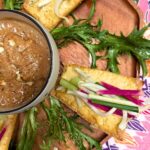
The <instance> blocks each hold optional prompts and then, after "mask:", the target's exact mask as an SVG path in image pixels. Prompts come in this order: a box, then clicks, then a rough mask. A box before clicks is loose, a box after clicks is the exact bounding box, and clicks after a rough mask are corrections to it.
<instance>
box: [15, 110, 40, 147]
mask: <svg viewBox="0 0 150 150" xmlns="http://www.w3.org/2000/svg"><path fill="white" fill-rule="evenodd" d="M36 117H37V108H35V107H33V108H32V109H30V110H29V111H27V112H26V113H25V118H24V121H23V125H22V128H21V132H20V136H19V143H18V145H17V150H32V146H33V144H34V140H35V136H36V133H37V127H38V123H37V120H36Z"/></svg>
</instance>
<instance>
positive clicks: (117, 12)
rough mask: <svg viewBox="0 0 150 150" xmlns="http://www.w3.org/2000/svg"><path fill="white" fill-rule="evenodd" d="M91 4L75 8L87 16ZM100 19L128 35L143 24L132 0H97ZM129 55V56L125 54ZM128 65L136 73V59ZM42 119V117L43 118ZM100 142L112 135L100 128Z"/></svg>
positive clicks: (89, 0) (111, 29)
mask: <svg viewBox="0 0 150 150" xmlns="http://www.w3.org/2000/svg"><path fill="white" fill-rule="evenodd" d="M90 6H91V0H85V2H83V4H81V6H79V7H78V8H77V9H76V10H75V14H76V15H77V16H78V17H81V18H86V17H87V15H88V12H89V8H90ZM0 8H2V0H0ZM98 19H102V20H103V26H102V28H103V29H107V30H109V31H110V32H111V33H115V34H120V32H122V33H123V34H124V35H128V34H129V33H130V32H131V31H132V30H133V28H134V27H138V28H141V27H142V26H143V16H142V13H141V12H140V10H139V9H138V8H137V6H136V4H135V3H134V2H133V1H132V0H97V5H96V13H95V15H94V18H93V20H92V23H96V22H97V20H98ZM123 57H127V56H123ZM126 61H128V64H127V65H130V66H132V67H131V68H130V69H129V68H128V66H127V68H126V69H127V72H128V73H129V74H127V75H129V76H135V75H136V62H135V60H134V59H130V58H128V57H127V58H126ZM42 117H43V116H42V114H39V118H42ZM41 120H42V119H41ZM98 134H99V135H98V136H99V137H98V139H99V140H100V143H101V144H103V143H104V142H106V141H107V140H108V139H109V138H110V137H109V136H108V135H107V134H105V133H104V132H102V131H100V130H99V133H98ZM38 138H39V137H37V140H36V142H35V148H34V149H36V150H38V148H37V145H38V144H39V143H38V141H41V139H38Z"/></svg>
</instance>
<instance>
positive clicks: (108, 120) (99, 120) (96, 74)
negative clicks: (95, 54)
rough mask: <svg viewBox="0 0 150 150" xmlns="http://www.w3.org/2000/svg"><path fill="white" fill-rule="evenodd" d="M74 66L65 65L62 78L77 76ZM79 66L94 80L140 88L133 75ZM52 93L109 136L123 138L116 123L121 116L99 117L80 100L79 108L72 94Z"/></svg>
mask: <svg viewBox="0 0 150 150" xmlns="http://www.w3.org/2000/svg"><path fill="white" fill-rule="evenodd" d="M75 68H76V66H68V67H66V69H65V71H64V73H63V75H62V78H63V79H66V80H68V81H69V80H70V79H72V78H73V77H76V76H78V74H77V73H76V72H75V71H74V70H75ZM79 68H80V69H81V70H82V71H84V72H85V73H87V74H88V75H90V77H91V78H92V80H93V81H94V82H100V81H103V82H106V83H109V84H111V85H114V86H116V87H118V88H121V89H132V90H137V89H141V88H142V84H143V83H142V81H140V80H139V79H136V78H133V77H125V76H122V75H118V74H114V73H111V72H107V71H101V70H97V69H89V68H84V67H79ZM54 95H55V96H56V97H57V98H58V99H59V100H60V101H61V102H62V103H64V104H65V105H66V106H68V107H69V108H70V109H72V110H73V111H75V112H76V113H78V114H79V115H80V116H81V117H82V118H83V119H85V120H86V121H88V122H89V123H91V125H93V126H95V127H96V128H99V129H101V130H102V131H104V132H106V133H107V134H109V135H111V136H114V137H115V138H117V139H120V140H121V139H123V135H124V131H123V130H120V129H119V128H118V125H119V124H120V122H121V119H122V117H121V116H118V115H115V114H112V115H109V116H107V117H101V116H100V115H98V114H96V113H95V112H94V111H93V110H92V109H90V107H89V106H87V105H86V104H85V103H84V102H83V101H81V106H82V107H81V108H80V107H79V106H78V104H77V101H76V98H75V97H74V96H73V95H70V94H66V93H65V92H61V91H55V94H54Z"/></svg>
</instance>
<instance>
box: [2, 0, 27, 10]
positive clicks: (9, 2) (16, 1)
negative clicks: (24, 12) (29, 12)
mask: <svg viewBox="0 0 150 150" xmlns="http://www.w3.org/2000/svg"><path fill="white" fill-rule="evenodd" d="M23 1H24V0H4V8H5V9H10V10H14V9H16V10H20V9H21V6H22V4H23Z"/></svg>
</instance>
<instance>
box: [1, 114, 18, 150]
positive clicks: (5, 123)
mask: <svg viewBox="0 0 150 150" xmlns="http://www.w3.org/2000/svg"><path fill="white" fill-rule="evenodd" d="M16 119H17V115H8V116H2V118H1V117H0V128H1V130H2V129H3V128H6V131H5V133H4V135H3V137H2V139H1V140H0V150H8V149H9V143H10V141H11V138H12V136H13V132H14V129H15V125H16Z"/></svg>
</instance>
